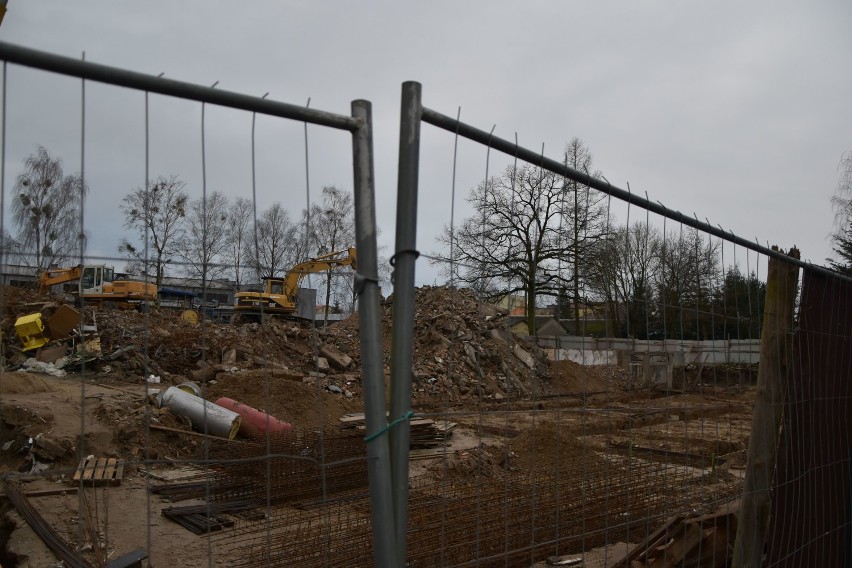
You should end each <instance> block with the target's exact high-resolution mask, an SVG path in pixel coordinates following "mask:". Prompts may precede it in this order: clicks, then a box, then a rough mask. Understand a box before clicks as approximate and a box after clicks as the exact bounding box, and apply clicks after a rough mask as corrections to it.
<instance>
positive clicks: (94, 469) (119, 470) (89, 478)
mask: <svg viewBox="0 0 852 568" xmlns="http://www.w3.org/2000/svg"><path fill="white" fill-rule="evenodd" d="M123 476H124V462H120V461H118V460H117V459H116V458H84V459H83V460H81V461H80V465H79V466H78V467H77V471H75V472H74V478H73V479H74V481H76V482H79V481H83V482H84V483H91V484H92V485H93V486H99V485H120V484H121V479H122V477H123Z"/></svg>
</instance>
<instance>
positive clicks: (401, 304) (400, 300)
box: [390, 81, 421, 560]
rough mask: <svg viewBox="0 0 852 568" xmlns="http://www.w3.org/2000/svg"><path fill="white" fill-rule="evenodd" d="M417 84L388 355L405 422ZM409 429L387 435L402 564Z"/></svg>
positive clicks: (406, 132)
mask: <svg viewBox="0 0 852 568" xmlns="http://www.w3.org/2000/svg"><path fill="white" fill-rule="evenodd" d="M420 100H421V87H420V83H416V82H413V81H408V82H406V83H403V85H402V107H401V111H400V118H399V173H398V176H397V202H396V250H395V251H394V256H393V258H394V263H393V267H394V269H393V270H394V272H393V278H394V279H393V284H394V286H393V344H392V345H393V347H392V351H391V412H390V415H391V417H392V418H393V419H394V420H398V419H400V418H402V417H404V416H410V414H409V413H410V411H411V368H412V356H413V355H412V353H413V345H412V344H413V334H414V263H415V261H416V260H417V257H418V252H417V250H416V241H417V177H418V174H419V171H418V169H419V165H420V110H421V106H420ZM410 440H411V427H410V424H409V422H408V420H399V422H397V423H396V424H395V425H394V427H393V428H391V431H390V452H391V476H392V478H393V505H394V519H395V521H396V546H397V557H398V558H399V559H401V560H404V559H405V549H406V539H405V533H406V530H407V527H408V450H409V446H410Z"/></svg>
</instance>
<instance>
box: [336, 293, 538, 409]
mask: <svg viewBox="0 0 852 568" xmlns="http://www.w3.org/2000/svg"><path fill="white" fill-rule="evenodd" d="M414 302H415V314H414V357H413V359H414V368H413V378H412V391H413V398H414V400H415V401H418V400H419V401H427V400H432V399H435V398H438V399H443V400H450V401H463V400H470V399H478V398H484V399H488V400H502V399H504V398H506V397H508V396H512V397H516V396H520V397H525V396H530V395H541V394H549V393H550V391H551V386H550V382H549V380H548V379H549V377H550V366H549V362H548V360H547V358H546V356H545V355H544V353H543V352H542V351H541V350H539V349H538V348H537V347H535V346H533V345H531V344H528V343H526V342H524V341H523V340H522V339H520V338H517V337H515V336H513V335H512V333H511V331H510V330H509V329H508V320H507V317H506V315H507V314H506V312H505V310H501V309H499V308H497V307H496V306H493V305H490V304H483V303H481V302H479V301H477V299H476V297H475V296H474V294H473V292H472V291H470V290H467V289H452V288H447V287H443V286H441V287H431V286H424V287H421V288H417V289H416V290H415V300H414ZM392 324H393V308H392V303H391V302H388V303H386V305H385V310H384V313H383V315H382V332H383V341H384V354H385V363H386V367H387V368H389V365H390V341H391V332H392ZM325 337H327V338H332V337H333V338H334V339H333V340H331V339H327V342H328V343H334V344H336V345H337V346H338V347H340V348H341V349H343V350H345V351H346V352H347V353H349V354H350V355H351V356H352V357H353V359H355V360H360V351H359V348H358V319H357V315H355V316H353V317H351V318H349V319H348V320H344V321H342V322H340V323H339V324H337V325H335V326H332V327H330V328H329V329H328V331H327V332H325Z"/></svg>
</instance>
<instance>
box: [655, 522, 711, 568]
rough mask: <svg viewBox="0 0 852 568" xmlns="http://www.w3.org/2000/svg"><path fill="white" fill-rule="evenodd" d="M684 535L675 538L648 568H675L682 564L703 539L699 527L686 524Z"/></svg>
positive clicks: (701, 530)
mask: <svg viewBox="0 0 852 568" xmlns="http://www.w3.org/2000/svg"><path fill="white" fill-rule="evenodd" d="M685 533H686V534H682V535H680V536H677V537H675V540H674V542H673V543H672V544H671V546H668V547H666V549H665V551H663V552H662V553H661V554H660V556H657V558H656V559H655V560H654V561H653V562H652V563H651V564H650V565H649V568H676V567H677V566H680V565H682V564H683V561H684V559H685V558H686V557H687V555H689V553H690V552H692V550H693V549H694V548H695V547H696V546H698V545H699V544H700V543H701V539H702V538H704V530H703V529H702V528H701V525H698V524H695V523H687V525H686V531H685Z"/></svg>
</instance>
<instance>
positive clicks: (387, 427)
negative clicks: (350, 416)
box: [364, 410, 414, 442]
mask: <svg viewBox="0 0 852 568" xmlns="http://www.w3.org/2000/svg"><path fill="white" fill-rule="evenodd" d="M413 417H414V412H413V411H411V410H409V411H408V412H406V413H405V414H403V415H402V416H400V417H399V418H397V419H396V420H394V421H393V422H391V423H390V424H387V425H385V427H384V428H382V429H381V430H379V431H378V432H373V433H372V434H370V435H369V436H367V437H366V438H364V441H365V442H372V441H373V440H375V439H376V438H378V437H379V436H381V435H382V434H384V433H386V432H387V431H388V430H390V429H391V428H393V427H394V426H396V425H397V424H399V423H400V422H405V421H406V420H411V419H412V418H413Z"/></svg>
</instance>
